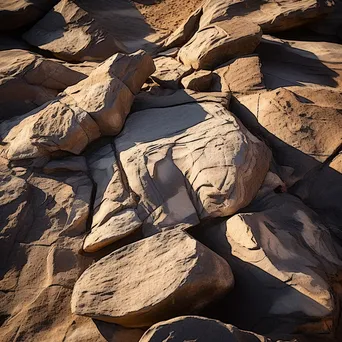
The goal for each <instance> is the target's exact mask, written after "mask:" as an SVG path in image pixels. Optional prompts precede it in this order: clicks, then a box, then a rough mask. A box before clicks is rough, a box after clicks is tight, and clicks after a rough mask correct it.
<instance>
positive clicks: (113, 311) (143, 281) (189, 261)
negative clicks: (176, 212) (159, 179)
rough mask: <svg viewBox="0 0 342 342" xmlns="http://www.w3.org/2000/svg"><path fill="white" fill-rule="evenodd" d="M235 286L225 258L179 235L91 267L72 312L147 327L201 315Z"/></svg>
mask: <svg viewBox="0 0 342 342" xmlns="http://www.w3.org/2000/svg"><path fill="white" fill-rule="evenodd" d="M142 260H143V261H144V262H143V263H142V262H141V261H142ZM203 274H205V275H206V276H205V277H203ZM233 284H234V278H233V275H232V273H231V271H230V267H229V265H228V264H227V263H226V262H225V261H224V260H223V259H222V258H221V257H219V256H217V255H216V254H215V253H213V252H211V251H210V250H209V249H208V248H206V247H205V246H204V245H202V244H200V243H199V242H197V241H196V240H194V239H193V238H191V237H190V236H189V235H188V234H186V233H184V232H182V231H180V230H176V231H171V232H166V233H161V234H157V235H155V236H152V237H150V238H148V239H144V240H142V241H139V242H136V243H133V244H130V245H127V246H125V247H123V248H121V249H119V250H117V251H115V252H113V253H111V254H109V255H108V256H106V257H104V258H102V259H101V260H100V261H98V262H97V263H95V264H94V265H92V266H91V267H89V268H88V269H87V270H86V271H85V272H84V273H83V274H82V276H81V277H80V278H79V280H78V281H77V283H76V285H75V287H74V291H73V295H72V301H71V309H72V311H73V312H74V313H76V314H78V315H85V316H90V317H93V318H97V319H100V320H104V321H108V322H114V323H118V324H120V325H123V326H127V327H145V326H150V325H151V324H154V323H156V322H158V321H160V320H161V319H167V318H170V317H172V316H175V315H179V314H184V313H192V312H197V311H198V310H200V309H201V308H203V307H204V306H205V305H207V304H208V303H209V302H211V301H213V300H215V299H217V298H220V297H221V296H222V295H224V294H225V293H226V292H228V291H229V290H231V288H232V287H233Z"/></svg>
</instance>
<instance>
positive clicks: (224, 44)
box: [178, 19, 262, 70]
mask: <svg viewBox="0 0 342 342" xmlns="http://www.w3.org/2000/svg"><path fill="white" fill-rule="evenodd" d="M261 35H262V32H261V29H260V27H259V26H258V25H256V24H254V23H252V22H249V21H246V20H244V19H232V20H225V21H221V22H218V23H215V24H211V25H208V26H205V27H203V28H201V29H200V30H199V31H197V32H196V34H195V35H194V36H193V37H192V38H191V39H190V40H189V41H188V42H187V43H186V44H185V45H184V46H183V47H182V48H181V49H180V50H179V53H178V58H179V60H180V61H181V62H182V63H183V64H184V65H186V66H191V67H192V68H193V69H195V70H198V69H208V70H212V69H214V68H215V67H217V66H218V65H220V64H223V63H225V62H227V61H228V60H230V59H232V58H235V57H239V56H243V55H247V54H251V53H253V52H254V50H255V48H256V47H257V46H258V44H259V43H260V40H261Z"/></svg>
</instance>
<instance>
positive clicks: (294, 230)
mask: <svg viewBox="0 0 342 342" xmlns="http://www.w3.org/2000/svg"><path fill="white" fill-rule="evenodd" d="M194 233H195V235H196V231H194ZM201 234H202V235H201ZM197 237H199V238H200V240H201V241H205V243H206V244H207V246H209V247H210V248H211V249H212V250H214V251H215V252H217V253H218V254H219V255H221V256H222V257H224V258H225V259H226V260H227V261H228V262H229V264H230V265H231V267H232V270H233V272H234V276H235V277H236V283H239V284H240V287H239V288H236V289H237V291H236V292H234V293H233V292H232V294H231V295H227V297H226V300H225V302H224V307H225V308H228V307H234V310H233V311H231V312H227V310H225V319H227V320H229V321H230V322H232V323H233V324H236V325H238V326H239V327H241V328H243V329H247V330H248V329H251V328H252V327H253V331H256V332H260V331H264V332H265V333H267V334H271V333H272V334H276V333H278V334H281V333H284V332H285V331H287V332H288V333H291V332H296V331H302V332H303V331H305V330H306V329H308V332H309V333H312V332H313V331H315V332H320V333H324V332H329V331H330V329H333V327H332V328H331V325H333V324H334V322H336V314H338V307H337V306H336V302H335V300H334V298H335V296H336V295H337V294H336V293H334V287H333V286H334V284H335V285H337V283H338V281H339V280H338V279H339V277H340V269H341V265H342V264H341V261H340V253H341V249H340V246H338V245H337V244H336V243H335V242H334V239H333V238H332V236H331V234H330V232H329V230H328V229H327V228H326V227H325V226H324V225H323V224H322V223H321V222H320V220H319V217H318V216H317V214H315V213H314V212H313V211H312V210H310V209H309V208H308V207H306V206H305V205H304V204H303V203H302V202H301V201H300V200H299V199H298V198H296V197H294V196H291V195H288V194H274V193H269V194H268V195H266V196H264V197H263V198H261V199H259V200H258V201H255V202H254V204H253V205H252V206H251V207H249V210H248V209H245V213H242V214H237V215H234V216H233V217H231V218H230V219H228V220H227V221H226V222H224V223H222V224H221V225H220V226H212V227H210V228H209V227H207V229H204V230H203V231H202V232H199V233H198V236H197ZM235 303H236V304H237V303H238V304H239V305H235ZM244 303H245V304H244Z"/></svg>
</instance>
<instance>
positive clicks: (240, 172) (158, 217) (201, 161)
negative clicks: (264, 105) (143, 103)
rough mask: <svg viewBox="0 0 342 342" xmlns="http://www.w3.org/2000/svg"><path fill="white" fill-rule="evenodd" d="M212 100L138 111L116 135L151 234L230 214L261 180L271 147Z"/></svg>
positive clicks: (247, 199)
mask: <svg viewBox="0 0 342 342" xmlns="http://www.w3.org/2000/svg"><path fill="white" fill-rule="evenodd" d="M211 99H212V102H206V101H205V99H204V101H203V102H193V103H188V104H182V105H179V106H172V107H166V108H150V109H147V110H144V111H139V112H135V113H133V114H131V115H130V116H129V117H128V119H127V121H126V124H125V127H124V129H123V131H122V132H121V133H120V135H119V136H117V137H116V138H115V149H116V155H117V157H118V159H119V160H120V164H121V167H122V169H123V171H124V173H125V175H126V179H127V183H128V185H129V187H130V189H131V191H132V192H133V193H134V194H136V195H138V197H139V202H138V207H137V212H138V216H139V218H140V219H141V221H143V226H142V228H143V232H144V234H146V235H150V234H153V233H156V232H158V231H161V230H164V229H171V228H174V227H177V226H178V227H189V226H194V225H196V224H198V223H199V220H200V219H204V218H208V217H217V216H227V215H232V214H234V213H235V212H236V211H237V210H239V209H240V208H243V207H244V206H246V205H247V204H248V203H249V202H250V201H251V200H252V199H253V197H254V196H255V194H256V193H257V191H258V189H259V187H260V185H261V183H262V182H263V180H264V177H265V175H266V173H267V171H268V168H269V162H270V151H269V150H268V148H267V147H266V146H265V145H264V144H263V143H262V142H261V141H259V140H258V139H257V138H255V137H254V136H253V135H251V134H250V133H249V132H248V131H247V130H246V129H245V128H244V126H243V125H242V124H241V123H240V122H239V121H238V120H237V119H236V118H235V117H234V115H232V114H231V113H230V112H228V111H227V109H226V108H225V107H224V105H222V103H221V102H220V98H219V97H217V98H216V101H217V102H214V100H215V98H214V96H212V97H211Z"/></svg>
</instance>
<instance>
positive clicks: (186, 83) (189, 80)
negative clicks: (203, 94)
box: [181, 70, 221, 92]
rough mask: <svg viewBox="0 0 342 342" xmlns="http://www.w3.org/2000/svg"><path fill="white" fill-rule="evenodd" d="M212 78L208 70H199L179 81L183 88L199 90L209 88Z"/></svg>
mask: <svg viewBox="0 0 342 342" xmlns="http://www.w3.org/2000/svg"><path fill="white" fill-rule="evenodd" d="M212 80H213V74H212V73H211V72H210V71H207V70H199V71H195V72H194V73H192V74H191V75H189V76H186V77H184V78H183V79H182V81H181V82H182V85H183V87H184V88H186V89H191V90H194V91H199V92H200V91H208V90H210V86H211V83H212ZM220 91H221V90H220Z"/></svg>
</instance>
